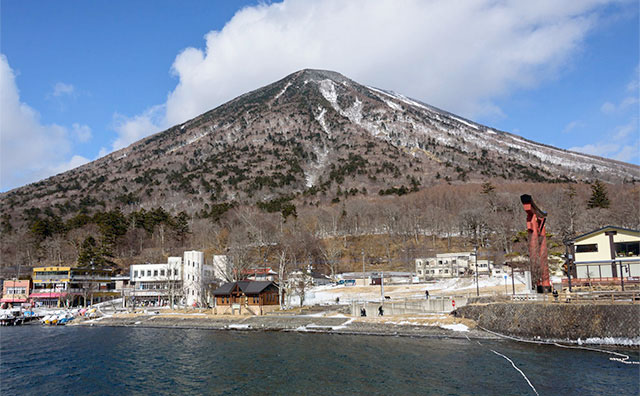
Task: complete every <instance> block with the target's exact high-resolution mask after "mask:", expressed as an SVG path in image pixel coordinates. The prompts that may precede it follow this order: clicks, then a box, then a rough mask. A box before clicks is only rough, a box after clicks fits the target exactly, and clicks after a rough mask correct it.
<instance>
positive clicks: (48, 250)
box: [1, 182, 640, 276]
mask: <svg viewBox="0 0 640 396" xmlns="http://www.w3.org/2000/svg"><path fill="white" fill-rule="evenodd" d="M523 193H527V194H531V195H532V196H533V197H534V199H535V200H536V202H537V203H538V205H539V206H540V207H542V208H543V209H544V210H546V211H547V212H548V213H549V215H548V222H547V229H548V232H549V233H550V245H549V246H550V251H551V253H552V254H560V253H561V252H562V241H563V240H565V239H566V238H569V237H572V236H576V235H578V234H580V233H584V232H587V231H590V230H592V229H595V228H598V227H601V226H604V225H609V224H611V225H617V226H622V227H626V228H635V229H637V228H639V227H640V203H639V202H640V200H639V199H638V198H639V189H638V187H636V186H634V185H609V184H607V185H605V184H603V183H600V182H594V183H593V184H591V185H589V184H544V183H510V184H497V185H494V184H492V183H491V182H487V183H484V184H464V185H453V186H452V185H448V184H442V185H437V186H434V187H431V188H428V189H424V190H421V191H417V192H409V193H407V194H403V195H401V196H387V195H378V196H366V197H365V196H355V197H349V198H348V199H344V200H342V201H341V202H339V203H333V204H329V203H327V204H318V205H309V204H306V205H305V204H304V202H300V197H292V196H286V197H279V198H274V199H273V200H271V201H266V202H261V203H260V204H258V205H243V204H239V203H236V202H220V203H215V204H212V205H211V206H209V207H208V208H207V210H201V211H199V212H194V213H186V212H180V213H177V214H171V213H170V212H169V211H167V210H166V209H164V208H162V207H157V208H153V209H150V210H145V209H139V210H134V211H130V212H128V213H124V212H122V211H121V210H120V209H119V208H117V207H114V208H111V209H109V210H103V209H102V207H101V208H100V209H99V210H95V209H94V211H91V210H87V209H83V210H82V211H81V212H79V213H76V214H73V215H67V216H66V217H63V216H62V215H61V214H60V213H56V211H55V208H45V209H39V208H31V209H28V210H26V211H25V213H23V219H22V220H23V222H22V223H21V224H19V223H18V222H16V221H15V220H14V219H10V218H3V219H2V236H1V242H2V256H3V264H2V265H3V270H4V272H5V276H7V275H8V276H12V275H11V271H14V270H15V267H16V266H18V265H20V266H21V267H22V268H29V267H32V266H37V265H59V264H66V265H80V266H88V265H94V266H107V267H114V268H120V269H122V270H124V271H126V270H127V269H128V266H129V265H130V264H133V263H143V262H166V257H167V256H169V255H181V254H182V251H184V250H192V249H197V250H203V251H205V254H206V255H207V257H210V256H211V255H213V254H227V255H229V256H230V257H231V258H232V261H233V263H234V266H235V268H236V271H237V273H241V272H242V270H243V269H246V268H250V267H259V266H271V267H273V268H274V269H277V270H278V271H280V272H282V273H283V274H284V273H285V272H287V271H290V270H292V269H295V268H302V267H307V266H308V265H312V266H313V267H314V268H315V269H316V270H319V271H322V272H326V273H335V272H339V271H352V270H361V263H362V260H364V261H365V262H366V265H367V268H368V269H372V270H376V269H380V270H413V268H414V260H415V258H417V257H425V256H429V255H432V254H435V253H439V252H447V251H456V250H467V251H468V250H472V248H473V246H474V245H475V246H478V247H479V249H480V250H481V251H482V252H483V254H484V255H485V256H488V257H490V258H493V259H494V260H496V261H497V262H501V261H505V260H509V258H510V257H513V256H518V255H526V253H527V252H526V232H524V230H525V229H526V227H525V215H524V211H523V209H522V206H521V204H520V200H519V196H520V195H521V194H523ZM14 224H16V225H15V226H14ZM7 273H8V274H7Z"/></svg>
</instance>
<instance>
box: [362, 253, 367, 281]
mask: <svg viewBox="0 0 640 396" xmlns="http://www.w3.org/2000/svg"><path fill="white" fill-rule="evenodd" d="M366 284H367V282H366V281H365V278H364V249H362V286H366Z"/></svg>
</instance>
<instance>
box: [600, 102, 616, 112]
mask: <svg viewBox="0 0 640 396" xmlns="http://www.w3.org/2000/svg"><path fill="white" fill-rule="evenodd" d="M616 109H617V106H616V105H614V104H613V103H611V102H604V103H603V104H602V106H600V111H602V112H603V113H604V114H613V113H615V112H616Z"/></svg>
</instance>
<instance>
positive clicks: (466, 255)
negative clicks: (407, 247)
mask: <svg viewBox="0 0 640 396" xmlns="http://www.w3.org/2000/svg"><path fill="white" fill-rule="evenodd" d="M415 264H416V275H417V276H418V279H420V280H421V281H424V280H427V279H434V278H454V277H459V276H463V275H465V274H471V273H474V272H475V270H476V257H475V253H473V252H458V253H438V254H436V257H427V258H417V259H416V260H415ZM492 267H493V264H492V263H491V262H490V261H489V260H486V259H478V260H477V268H478V274H480V275H490V274H491V269H492Z"/></svg>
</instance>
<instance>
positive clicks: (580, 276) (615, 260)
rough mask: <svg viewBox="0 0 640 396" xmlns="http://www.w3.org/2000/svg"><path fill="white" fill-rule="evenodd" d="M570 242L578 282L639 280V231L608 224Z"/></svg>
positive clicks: (604, 282)
mask: <svg viewBox="0 0 640 396" xmlns="http://www.w3.org/2000/svg"><path fill="white" fill-rule="evenodd" d="M570 242H571V243H572V250H573V255H574V266H575V273H574V274H573V275H574V277H575V278H576V279H574V282H575V283H589V284H592V283H601V284H606V283H611V282H613V283H618V282H620V278H621V277H622V278H623V279H622V281H626V282H637V281H640V231H638V230H631V229H626V228H621V227H614V226H607V227H603V228H600V229H598V230H594V231H591V232H588V233H586V234H583V235H580V236H578V237H576V238H574V239H573V240H572V241H570Z"/></svg>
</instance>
